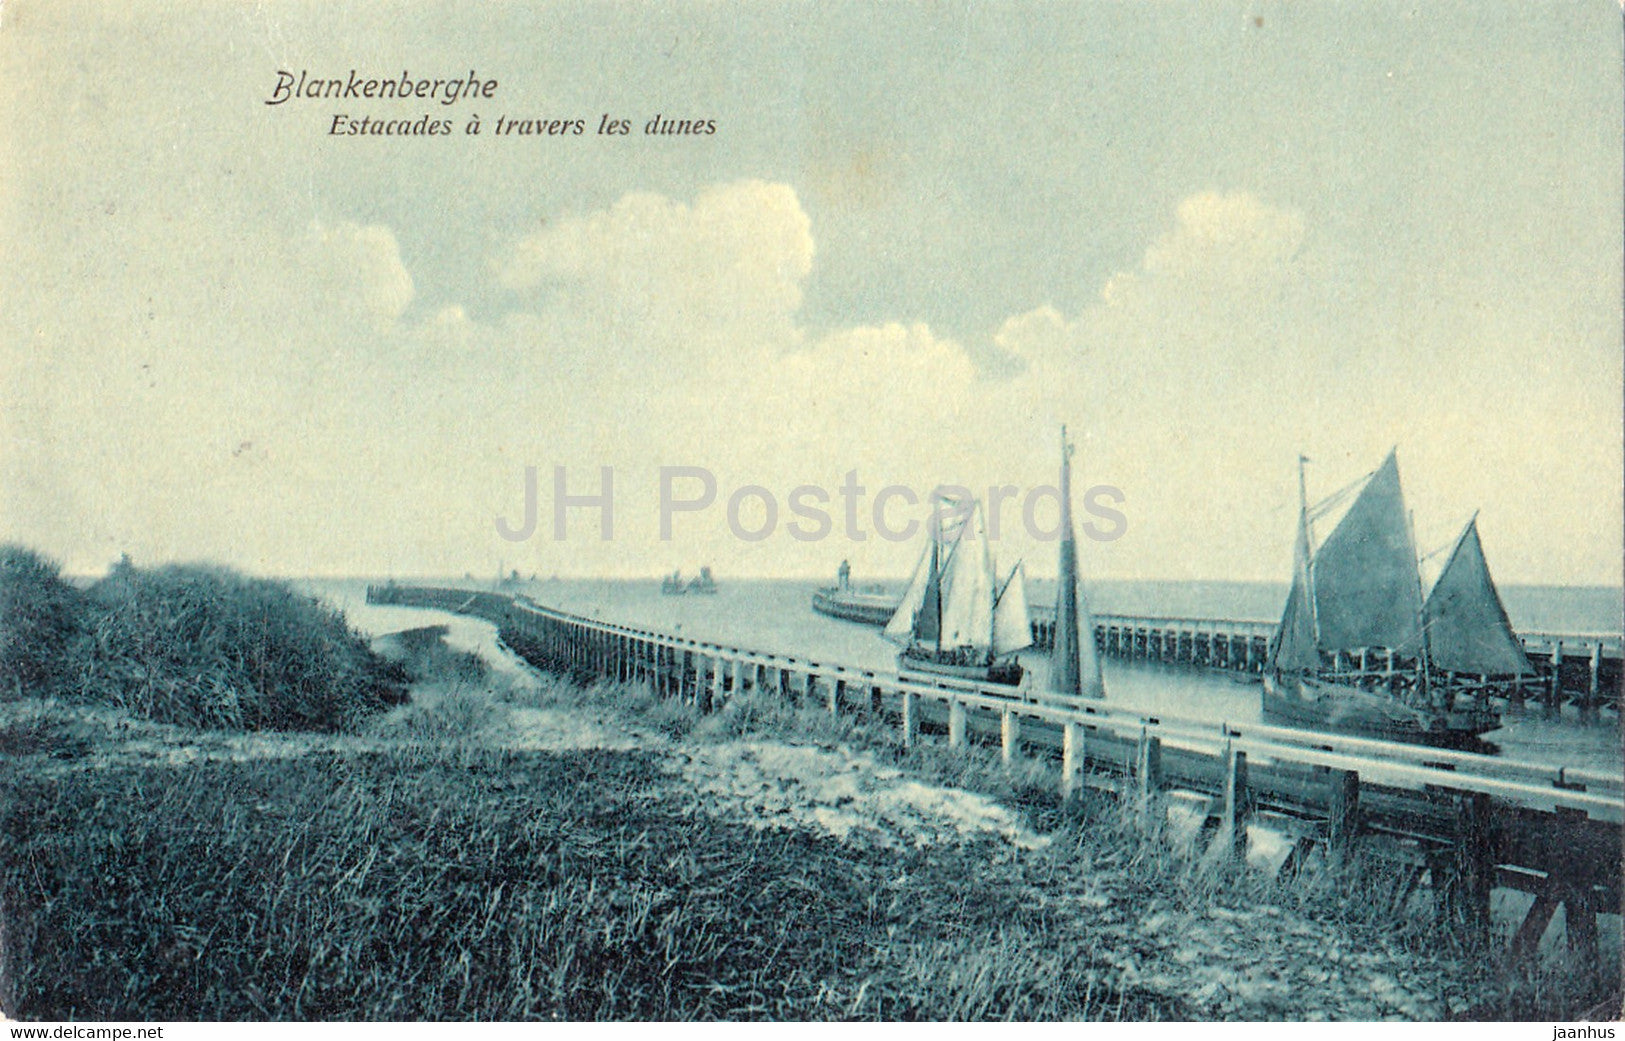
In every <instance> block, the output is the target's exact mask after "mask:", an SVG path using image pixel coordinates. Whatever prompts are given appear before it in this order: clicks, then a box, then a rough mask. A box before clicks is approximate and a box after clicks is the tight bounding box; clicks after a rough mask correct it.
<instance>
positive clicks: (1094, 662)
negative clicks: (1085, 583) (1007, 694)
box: [1049, 426, 1106, 698]
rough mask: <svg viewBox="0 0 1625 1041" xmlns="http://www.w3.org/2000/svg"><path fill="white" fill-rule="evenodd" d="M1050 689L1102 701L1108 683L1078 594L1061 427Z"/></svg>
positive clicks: (1068, 465) (1067, 456)
mask: <svg viewBox="0 0 1625 1041" xmlns="http://www.w3.org/2000/svg"><path fill="white" fill-rule="evenodd" d="M1049 687H1050V690H1051V691H1052V692H1054V693H1056V694H1061V695H1064V696H1068V697H1074V698H1103V697H1105V696H1106V690H1105V683H1104V682H1103V680H1102V678H1101V674H1100V657H1099V654H1098V652H1097V650H1096V648H1095V624H1094V621H1093V619H1091V618H1090V617H1089V609H1088V607H1087V605H1086V604H1085V603H1084V601H1083V598H1082V597H1081V596H1080V595H1079V592H1078V544H1077V541H1076V539H1075V538H1074V536H1073V533H1072V445H1071V444H1070V443H1068V442H1067V439H1066V427H1064V426H1063V427H1062V428H1061V546H1060V553H1059V566H1058V567H1057V569H1056V575H1055V647H1054V651H1053V656H1052V658H1051V660H1050V677H1049Z"/></svg>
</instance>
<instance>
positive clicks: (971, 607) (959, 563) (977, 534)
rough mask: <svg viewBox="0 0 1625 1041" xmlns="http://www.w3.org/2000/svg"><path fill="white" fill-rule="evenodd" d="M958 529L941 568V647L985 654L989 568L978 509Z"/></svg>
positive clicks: (989, 631)
mask: <svg viewBox="0 0 1625 1041" xmlns="http://www.w3.org/2000/svg"><path fill="white" fill-rule="evenodd" d="M971 511H972V512H971V515H970V517H969V518H968V519H967V520H966V522H965V523H964V524H963V525H962V526H961V527H960V529H959V532H958V537H957V538H956V539H955V540H954V545H953V548H952V549H951V550H950V551H949V557H948V563H947V565H946V566H945V567H944V568H943V571H944V572H945V575H946V577H945V580H944V582H943V589H942V647H943V649H944V650H957V649H959V648H967V649H970V650H973V651H986V650H987V649H988V648H990V647H992V646H993V565H992V561H991V560H990V559H989V557H988V548H987V535H986V532H985V531H983V529H982V517H981V509H980V507H979V506H972V507H971Z"/></svg>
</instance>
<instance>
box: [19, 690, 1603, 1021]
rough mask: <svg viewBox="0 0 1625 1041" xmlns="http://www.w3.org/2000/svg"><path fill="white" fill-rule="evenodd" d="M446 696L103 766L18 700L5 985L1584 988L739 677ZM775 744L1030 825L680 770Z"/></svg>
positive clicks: (1543, 995) (442, 1003) (403, 991)
mask: <svg viewBox="0 0 1625 1041" xmlns="http://www.w3.org/2000/svg"><path fill="white" fill-rule="evenodd" d="M476 686H477V684H475V685H471V684H468V683H464V682H462V681H456V682H453V683H451V684H450V686H447V687H442V688H441V689H439V690H438V691H434V692H433V693H435V694H437V695H438V696H436V697H433V698H430V697H424V698H422V699H421V704H420V705H418V706H414V707H413V708H412V709H411V710H409V711H407V712H405V713H397V714H396V716H395V717H393V718H392V719H390V720H387V721H385V723H384V724H382V725H381V726H379V727H378V728H377V730H376V734H377V735H378V737H377V738H374V739H368V740H360V741H356V740H351V739H328V738H320V737H316V736H314V735H305V736H300V737H296V738H275V739H274V740H275V741H281V742H284V743H285V742H288V741H293V742H295V743H296V746H298V743H299V742H308V749H309V750H308V751H307V752H306V754H304V755H297V756H287V755H281V754H279V755H278V756H274V757H266V758H249V759H247V760H246V761H229V760H213V761H201V762H194V763H190V764H186V765H173V764H172V761H171V760H169V759H166V758H164V757H162V756H159V757H154V758H153V760H152V762H151V764H150V765H149V764H146V763H143V762H142V761H141V760H140V758H139V756H136V755H130V754H122V755H118V756H102V750H105V748H106V746H107V745H108V744H109V743H110V738H109V735H107V734H106V733H98V732H96V731H95V729H94V728H86V727H79V728H77V729H76V728H74V727H66V726H57V725H56V724H54V723H52V719H53V717H52V716H51V715H50V714H49V713H47V714H45V715H44V716H40V715H35V716H31V717H27V718H28V722H26V723H21V724H18V725H15V726H13V727H11V728H10V730H9V731H8V729H7V727H6V726H5V725H4V724H3V722H0V738H4V740H0V749H3V750H5V751H7V752H8V753H9V754H8V755H6V756H3V757H0V791H4V792H7V793H8V794H7V797H6V798H5V799H4V800H0V901H3V904H4V906H3V916H0V922H3V925H4V929H5V933H4V935H3V936H0V1007H4V1008H5V1009H6V1010H7V1012H8V1013H9V1014H11V1015H14V1016H22V1017H28V1018H66V1017H69V1016H77V1017H87V1018H117V1019H167V1018H175V1019H226V1020H231V1019H262V1018H269V1019H282V1018H300V1019H317V1018H321V1019H349V1018H356V1019H462V1018H479V1019H520V1018H527V1019H547V1018H570V1019H586V1018H612V1019H699V1018H750V1019H768V1018H796V1019H828V1018H865V1019H909V1018H929V1019H944V1018H1020V1019H1060V1018H1107V1019H1117V1018H1121V1019H1129V1020H1144V1019H1157V1018H1179V1019H1188V1018H1199V1019H1208V1018H1234V1019H1260V1018H1262V1019H1301V1018H1317V1017H1322V1016H1326V1017H1332V1018H1337V1017H1348V1018H1357V1019H1369V1018H1377V1017H1381V1016H1384V1015H1397V1016H1400V1017H1403V1018H1435V1017H1445V1016H1450V1015H1460V1014H1463V1012H1464V1010H1468V1011H1470V1012H1473V1013H1476V1014H1478V1015H1483V1016H1488V1017H1491V1018H1513V1017H1517V1018H1526V1017H1527V1018H1567V1017H1570V1016H1573V1015H1576V1014H1578V1012H1579V1011H1580V1010H1581V1008H1582V1007H1583V1006H1581V1005H1579V1004H1577V1002H1579V1001H1580V1000H1581V999H1580V997H1579V996H1578V995H1577V994H1575V993H1574V992H1572V991H1569V990H1562V989H1559V990H1555V991H1540V990H1535V989H1531V988H1532V986H1533V987H1541V986H1545V982H1544V979H1545V978H1537V979H1536V980H1535V981H1534V983H1533V984H1530V983H1514V984H1511V985H1507V986H1501V985H1499V981H1497V980H1495V979H1493V978H1492V976H1493V969H1492V968H1489V967H1488V963H1486V962H1483V961H1466V962H1465V963H1464V962H1463V961H1462V960H1459V954H1458V952H1452V951H1451V950H1450V949H1448V947H1447V946H1446V945H1444V944H1442V943H1441V942H1440V939H1439V937H1438V936H1436V935H1433V934H1431V933H1430V932H1429V930H1428V928H1427V927H1426V925H1425V924H1423V925H1420V926H1419V925H1417V924H1416V923H1404V922H1401V923H1399V924H1397V925H1396V923H1395V922H1394V920H1393V918H1392V916H1391V915H1387V914H1385V913H1383V912H1382V911H1381V910H1380V899H1378V898H1379V897H1380V895H1381V887H1382V884H1383V881H1382V877H1381V875H1380V874H1373V875H1362V876H1358V878H1360V879H1363V881H1356V879H1351V878H1337V877H1333V876H1331V875H1328V874H1319V875H1313V876H1309V877H1306V878H1304V879H1301V880H1300V881H1298V882H1296V883H1294V884H1292V885H1289V886H1277V885H1276V884H1275V883H1273V882H1270V881H1268V880H1265V879H1262V878H1260V877H1258V876H1256V875H1248V874H1245V873H1236V872H1230V871H1225V870H1215V869H1214V868H1213V867H1212V866H1211V865H1209V866H1203V865H1202V864H1201V863H1199V862H1197V861H1193V860H1192V859H1190V858H1188V857H1184V856H1181V855H1178V854H1177V853H1175V852H1172V851H1171V850H1170V848H1169V846H1168V844H1167V843H1166V842H1164V841H1163V837H1162V836H1160V835H1158V834H1156V830H1155V829H1154V828H1152V829H1149V832H1150V833H1149V834H1148V833H1147V830H1148V829H1147V828H1146V826H1145V824H1144V822H1143V820H1142V819H1141V818H1139V817H1137V816H1135V815H1132V814H1124V813H1122V812H1121V811H1120V810H1118V809H1117V808H1115V807H1112V806H1110V805H1091V806H1088V807H1085V808H1084V811H1083V812H1082V814H1081V815H1080V814H1074V813H1067V812H1062V811H1061V810H1060V808H1059V807H1058V806H1057V805H1056V804H1055V802H1054V799H1053V796H1052V795H1051V794H1050V789H1051V787H1052V785H1051V784H1050V780H1049V779H1048V778H1046V777H1043V776H1040V771H1039V769H1038V768H1037V767H1036V766H1035V767H1030V768H1028V769H1026V770H1020V771H1017V772H1015V773H1014V774H1007V773H1006V772H1004V771H1002V770H999V769H998V768H997V767H995V766H992V765H990V761H989V760H987V759H985V758H983V757H978V756H971V755H953V754H947V753H946V750H943V749H935V750H932V751H929V752H924V753H922V752H919V751H915V752H908V753H904V752H902V751H901V750H899V749H896V748H895V747H894V746H892V745H890V744H889V740H890V739H889V736H888V735H889V730H879V731H869V730H867V729H866V728H865V727H863V726H861V725H855V724H854V723H853V722H852V721H851V720H843V721H841V722H839V723H835V722H831V721H829V720H828V719H827V717H824V716H823V715H822V714H821V713H818V712H813V711H807V712H799V713H798V712H796V711H794V710H792V709H788V708H786V707H785V706H782V705H779V704H776V703H773V702H768V701H758V700H755V699H749V698H747V699H742V700H741V701H739V702H735V703H734V704H732V705H730V706H729V707H728V709H726V710H725V711H724V712H723V713H721V714H719V715H717V716H714V717H709V718H707V719H705V720H703V721H702V720H698V719H696V718H695V717H693V716H692V715H690V714H688V713H687V712H686V711H684V710H682V709H681V708H679V707H676V706H673V705H672V704H671V703H666V702H658V701H654V700H652V699H650V698H648V697H646V696H644V695H641V694H639V693H637V692H635V691H634V692H629V691H625V690H619V689H613V688H610V689H606V688H597V689H594V690H592V691H581V690H578V689H574V688H570V687H568V686H567V685H553V686H551V687H548V686H545V685H544V687H543V688H542V690H541V692H540V693H539V694H538V693H536V692H530V693H527V694H524V695H523V696H522V697H517V698H516V700H517V701H518V702H519V704H518V705H514V704H504V703H502V702H499V701H493V700H492V699H490V698H489V697H482V696H474V695H477V694H479V693H480V692H479V691H477V690H475V687H476ZM539 706H540V707H539ZM521 707H523V709H524V710H525V711H542V710H544V709H545V711H551V712H556V713H558V716H557V717H556V718H558V719H560V720H564V719H585V718H586V717H589V716H595V715H607V716H608V717H609V718H611V719H618V720H620V722H621V724H623V726H624V727H625V728H626V729H628V730H629V731H630V732H632V733H644V734H646V735H647V739H646V740H642V741H639V742H634V743H633V744H632V746H631V747H623V748H620V749H619V750H615V751H606V750H603V749H586V750H557V749H555V750H534V749H533V750H526V751H515V750H512V749H506V750H505V749H503V748H501V747H497V745H498V743H499V738H500V735H502V734H503V733H505V731H504V728H505V727H511V725H512V718H511V717H512V716H513V715H514V713H515V712H516V711H518V710H519V709H520V708H521ZM171 729H172V730H174V735H176V736H179V737H180V738H181V739H182V740H186V737H185V734H186V732H185V731H184V730H182V729H181V728H171ZM8 734H9V735H10V736H9V737H7V735H8ZM791 735H797V736H804V735H811V740H813V741H814V742H815V744H816V743H817V742H823V743H825V744H831V743H833V742H836V741H839V742H842V743H844V744H850V745H857V746H867V747H869V748H870V749H871V750H872V754H873V755H874V756H875V757H878V758H879V759H881V760H883V761H885V762H887V763H892V764H894V765H895V766H896V767H898V768H901V769H902V770H903V771H904V776H903V780H904V781H909V780H910V778H917V779H923V780H925V781H926V782H927V783H930V782H935V783H949V784H956V785H962V786H964V787H967V788H973V789H978V790H983V791H988V792H990V793H992V794H994V795H996V796H998V797H999V798H1000V799H1001V800H1002V801H1003V802H1005V803H1006V804H1007V805H1011V806H1015V807H1019V808H1020V809H1021V810H1022V811H1023V813H1024V814H1025V815H1026V817H1027V818H1028V820H1029V821H1031V822H1032V823H1034V824H1035V825H1037V826H1039V827H1041V828H1044V829H1046V830H1048V831H1050V834H1051V836H1052V841H1051V842H1050V844H1049V845H1048V846H1047V847H1046V848H1045V849H1042V850H1036V851H1022V850H1017V849H1015V848H1014V847H1012V846H1011V845H1010V844H1009V843H1008V842H1006V841H1004V840H1003V839H1000V838H998V837H996V836H989V835H978V834H964V835H960V836H959V837H957V838H955V839H952V840H944V839H942V838H941V836H940V835H934V836H933V837H931V838H930V839H929V840H928V841H927V840H924V839H922V840H921V841H922V842H924V844H922V845H919V846H910V845H908V844H906V843H905V844H904V847H903V848H902V849H897V848H895V845H896V844H895V843H893V844H892V846H893V847H894V848H887V847H886V846H884V845H883V844H882V843H881V842H879V841H878V838H879V836H878V835H866V834H865V833H863V832H861V831H860V832H857V833H855V834H854V836H853V838H852V840H851V841H844V842H843V841H841V840H838V839H836V838H834V837H831V836H829V835H827V834H825V833H823V832H822V831H820V830H818V829H816V828H813V827H810V826H808V824H807V819H808V818H807V817H806V816H805V815H802V816H799V817H797V816H791V817H790V818H787V819H783V820H773V821H764V820H763V819H762V818H761V815H760V813H759V812H755V811H753V810H752V809H751V805H750V803H749V802H748V800H747V801H745V802H740V801H738V800H735V799H732V798H730V797H728V796H719V795H718V794H717V793H716V791H715V790H713V791H709V792H705V793H701V792H700V791H699V790H698V789H697V788H696V787H695V785H694V784H692V783H690V777H689V776H688V775H686V774H685V773H684V770H685V769H691V764H692V763H693V762H696V761H702V760H705V759H706V758H707V756H712V757H713V758H714V759H716V761H719V762H722V763H727V762H730V761H731V760H729V759H728V758H727V756H722V757H720V758H716V757H715V756H714V755H713V753H716V752H719V751H724V752H725V751H728V750H730V749H734V748H736V747H737V744H738V742H737V740H736V739H737V738H739V737H741V736H743V737H748V738H752V739H755V740H757V741H760V740H762V739H763V738H767V739H769V740H771V739H772V738H774V737H775V736H777V737H780V738H784V737H789V736H791ZM199 736H200V739H202V740H203V741H204V743H205V744H207V743H208V742H209V741H218V740H219V739H216V738H212V737H209V736H207V735H199ZM65 738H68V739H66V740H65ZM256 740H261V741H272V740H273V739H271V738H261V739H256ZM369 740H370V741H371V743H370V744H369V743H368V741H369ZM345 741H349V743H348V744H346V743H344V742H345ZM380 741H382V743H380ZM392 741H393V742H395V743H393V744H392V743H390V742H392ZM278 747H283V748H284V750H285V745H283V746H278ZM300 747H303V746H300ZM64 754H68V755H73V756H77V757H79V758H75V759H68V760H62V759H60V758H58V757H60V756H62V755H64ZM142 754H144V753H142ZM99 756H102V757H101V758H98V757H99ZM89 760H96V762H97V763H98V765H95V766H92V767H91V768H89V769H81V768H79V766H80V764H81V763H83V762H87V761H89ZM679 761H681V762H683V763H689V764H690V766H687V767H681V766H679V765H678V763H679ZM843 762H844V760H843ZM868 780H869V781H872V782H874V783H887V782H884V781H883V779H879V778H878V775H870V777H869V779H868ZM910 783H912V782H910ZM724 790H726V786H724ZM764 825H766V826H764ZM950 830H951V829H950ZM892 837H893V838H895V837H896V836H892ZM1355 886H1359V887H1361V888H1357V889H1356V888H1351V887H1355ZM1465 953H1467V954H1468V956H1469V957H1472V956H1473V952H1465ZM1475 1005H1476V1006H1477V1007H1476V1008H1474V1007H1473V1006H1475Z"/></svg>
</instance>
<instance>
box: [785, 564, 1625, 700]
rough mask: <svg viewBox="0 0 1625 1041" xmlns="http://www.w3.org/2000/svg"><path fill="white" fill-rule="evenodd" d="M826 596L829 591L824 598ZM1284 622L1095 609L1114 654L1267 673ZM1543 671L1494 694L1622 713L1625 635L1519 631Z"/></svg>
mask: <svg viewBox="0 0 1625 1041" xmlns="http://www.w3.org/2000/svg"><path fill="white" fill-rule="evenodd" d="M820 596H821V597H822V599H820ZM834 599H835V598H833V597H831V596H830V595H829V593H828V592H827V591H822V590H821V591H820V594H819V595H815V597H814V599H813V608H814V610H817V611H821V612H823V613H825V614H828V615H831V616H832V617H837V618H843V619H845V620H847V621H853V622H858V623H860V624H866V625H884V624H885V622H886V619H887V618H888V617H890V612H889V611H887V610H885V609H884V608H882V607H877V606H876V604H875V600H876V598H874V597H867V598H865V601H864V602H863V603H860V604H855V605H852V607H851V608H850V609H843V605H841V604H839V603H832V601H833V600H834ZM1029 610H1030V612H1031V614H1032V619H1033V643H1034V645H1035V646H1037V647H1040V648H1046V647H1050V646H1052V645H1053V644H1054V640H1055V631H1054V629H1055V620H1054V618H1055V616H1054V609H1053V608H1050V607H1048V606H1041V605H1033V606H1031V607H1030V608H1029ZM1276 625H1277V623H1276V622H1275V621H1270V620H1263V619H1227V618H1176V617H1163V616H1153V615H1119V614H1101V615H1096V616H1095V643H1096V645H1097V646H1098V647H1099V648H1100V652H1101V653H1102V654H1104V655H1106V656H1108V657H1112V658H1120V659H1125V660H1128V661H1145V662H1159V663H1163V664H1170V665H1185V666H1191V667H1195V668H1206V669H1225V670H1229V671H1234V672H1247V673H1253V674H1255V675H1256V674H1259V673H1262V672H1263V671H1264V663H1265V661H1266V660H1267V658H1268V656H1269V646H1270V640H1272V639H1273V638H1274V636H1275V629H1276ZM1518 639H1519V641H1520V642H1522V644H1523V648H1524V652H1525V653H1526V654H1527V655H1528V656H1529V662H1530V664H1532V665H1533V666H1534V667H1535V669H1536V670H1537V672H1538V676H1537V677H1536V678H1535V679H1534V680H1533V681H1530V682H1526V683H1524V684H1523V685H1521V686H1513V685H1510V684H1501V685H1499V686H1496V687H1494V691H1493V692H1494V696H1495V697H1496V699H1497V700H1498V701H1501V702H1503V703H1505V704H1506V705H1507V706H1508V707H1509V708H1510V709H1512V710H1513V711H1517V710H1519V709H1521V708H1523V707H1524V704H1525V702H1526V701H1528V700H1533V701H1535V702H1537V703H1538V704H1539V705H1540V706H1541V707H1542V709H1543V711H1545V713H1546V714H1547V715H1549V716H1553V717H1557V716H1559V715H1560V709H1561V707H1562V706H1563V705H1574V706H1576V707H1578V708H1579V718H1580V720H1582V721H1591V720H1596V719H1599V718H1601V714H1602V712H1603V711H1605V710H1606V711H1609V712H1613V713H1616V714H1617V713H1619V711H1620V709H1621V707H1622V705H1621V699H1622V697H1625V637H1622V636H1621V635H1620V634H1618V633H1556V632H1538V631H1536V632H1524V633H1519V634H1518Z"/></svg>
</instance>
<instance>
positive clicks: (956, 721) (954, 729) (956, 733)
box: [948, 698, 965, 748]
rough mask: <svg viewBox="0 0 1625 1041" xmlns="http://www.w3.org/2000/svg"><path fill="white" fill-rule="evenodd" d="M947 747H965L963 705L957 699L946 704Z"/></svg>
mask: <svg viewBox="0 0 1625 1041" xmlns="http://www.w3.org/2000/svg"><path fill="white" fill-rule="evenodd" d="M948 747H949V748H964V747H965V703H964V702H963V701H960V700H959V699H958V698H954V699H953V700H951V701H949V702H948Z"/></svg>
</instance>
